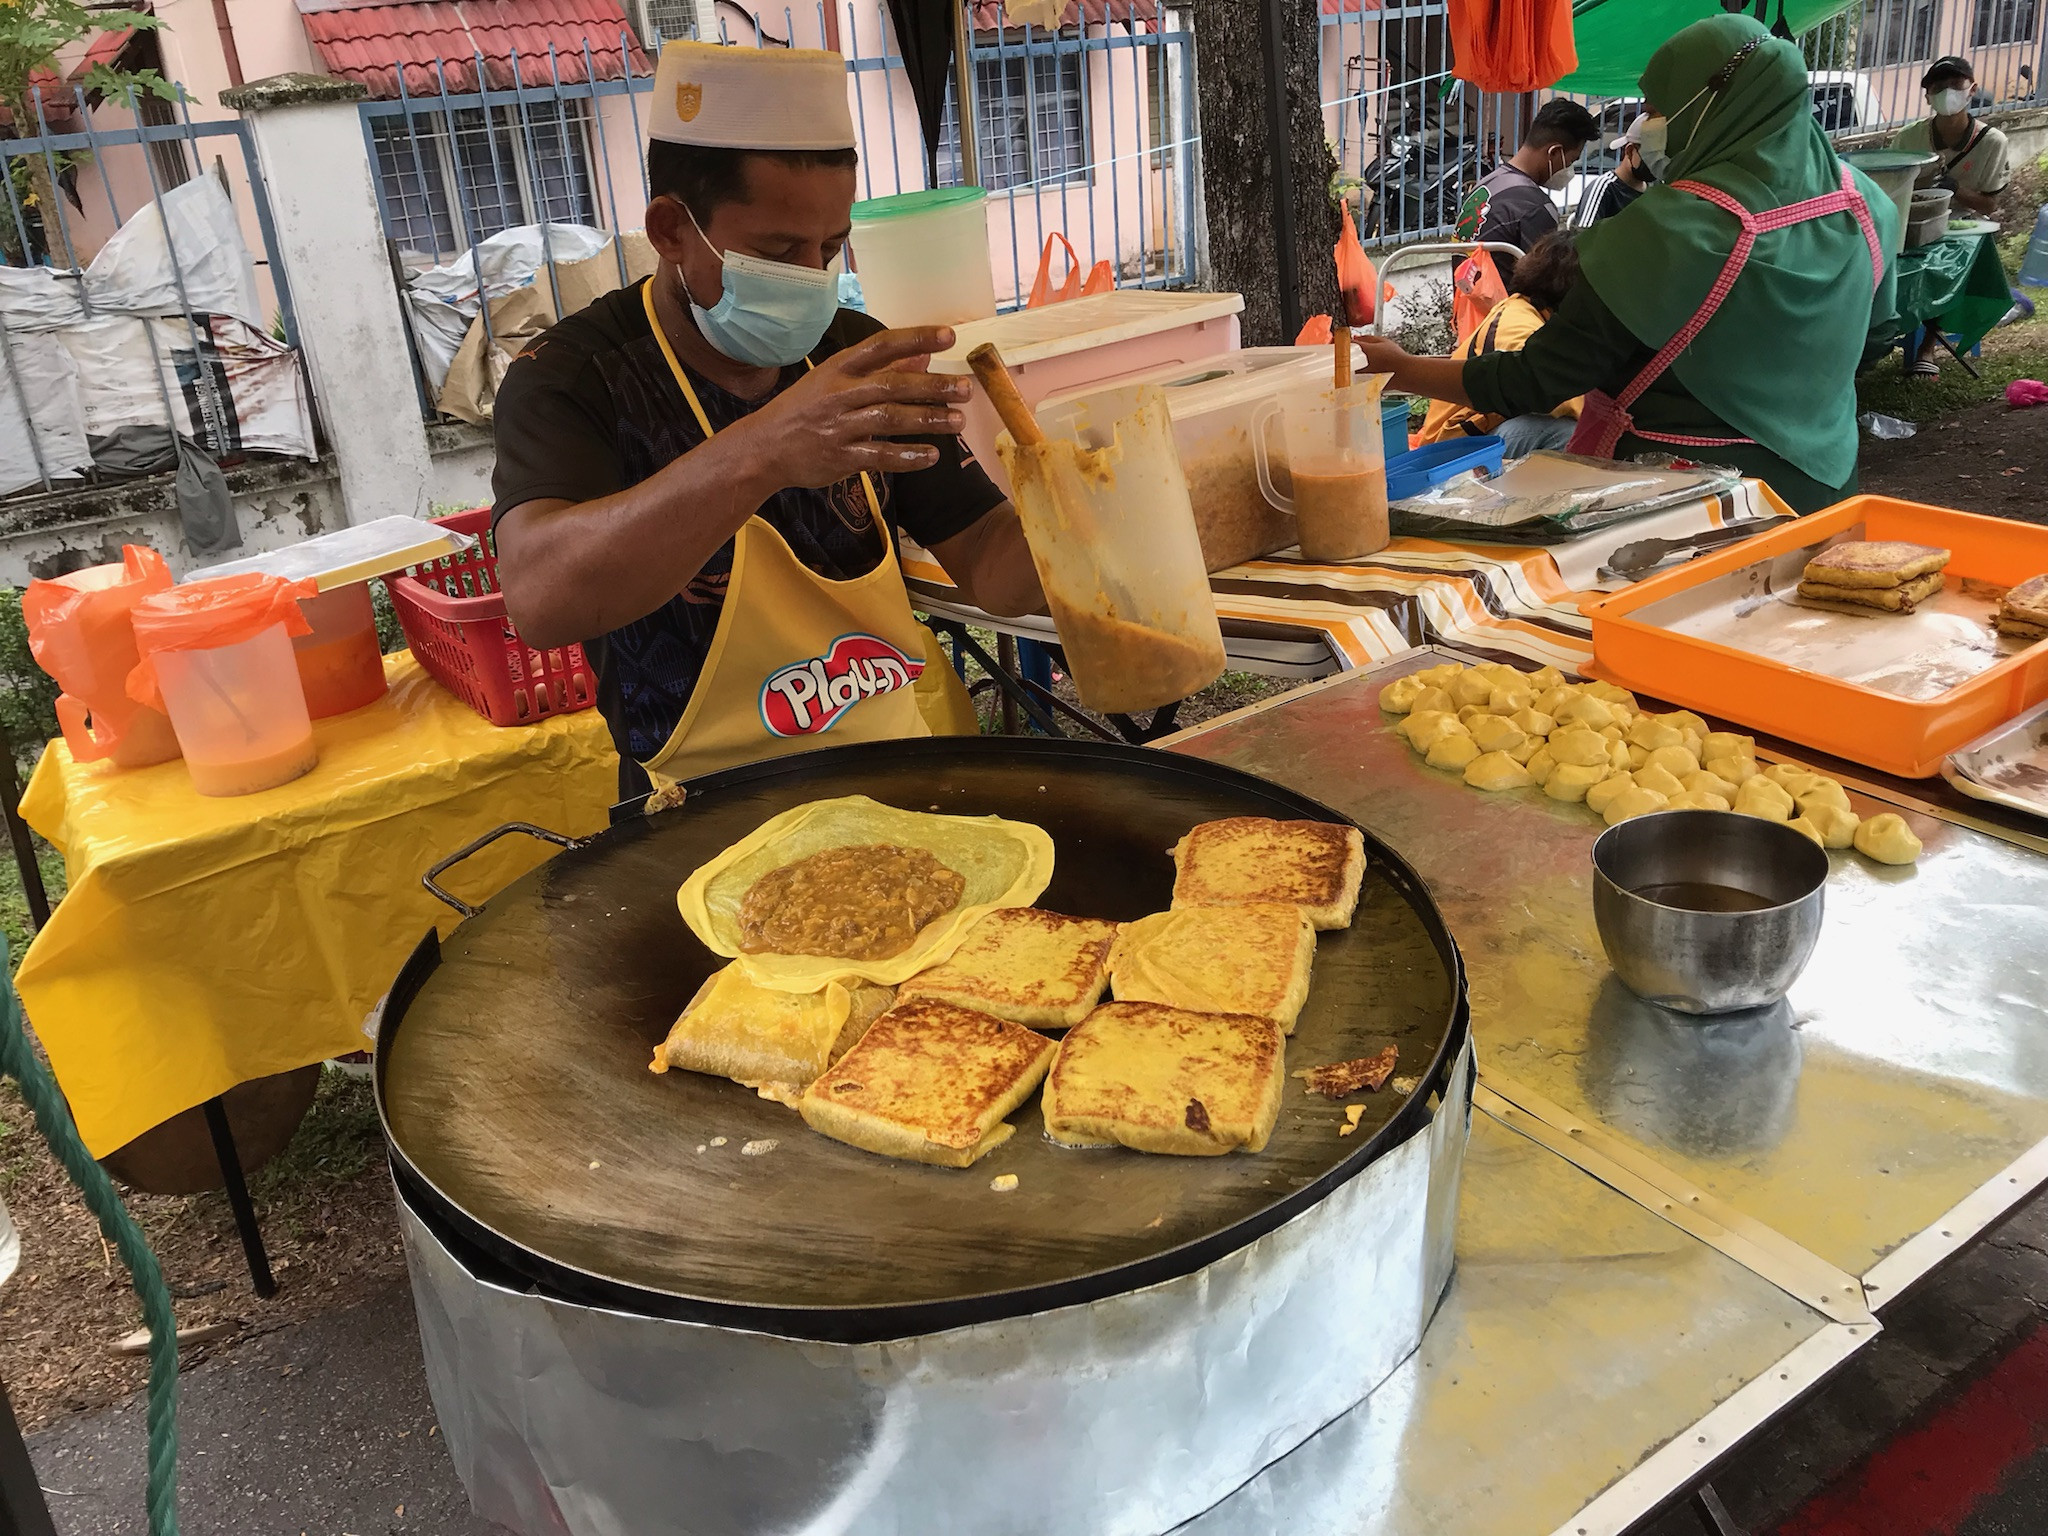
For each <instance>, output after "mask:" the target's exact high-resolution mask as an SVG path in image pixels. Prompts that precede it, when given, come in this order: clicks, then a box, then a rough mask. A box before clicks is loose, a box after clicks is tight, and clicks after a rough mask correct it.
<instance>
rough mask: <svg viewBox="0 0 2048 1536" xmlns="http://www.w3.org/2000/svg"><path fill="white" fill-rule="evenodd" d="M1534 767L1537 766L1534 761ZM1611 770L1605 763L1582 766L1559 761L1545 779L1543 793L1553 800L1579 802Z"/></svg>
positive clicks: (1532, 765) (1531, 764) (1532, 766)
mask: <svg viewBox="0 0 2048 1536" xmlns="http://www.w3.org/2000/svg"><path fill="white" fill-rule="evenodd" d="M1529 766H1530V767H1531V768H1532V769H1533V768H1534V767H1535V766H1536V765H1535V763H1534V762H1533V761H1532V762H1531V763H1530V765H1529ZM1610 771H1611V770H1610V769H1609V768H1608V767H1607V765H1606V764H1605V763H1595V764H1593V765H1592V766H1591V767H1581V766H1579V765H1578V764H1576V763H1559V764H1558V765H1557V766H1556V767H1555V768H1553V769H1551V770H1550V772H1549V774H1548V775H1547V776H1546V777H1545V778H1544V780H1543V793H1545V794H1546V795H1548V796H1550V798H1551V799H1553V800H1569V801H1573V802H1577V801H1580V800H1583V799H1585V798H1586V791H1587V790H1589V789H1591V788H1592V787H1593V786H1594V785H1595V784H1598V783H1599V782H1600V781H1601V780H1602V779H1604V778H1606V777H1607V775H1608V773H1609V772H1610Z"/></svg>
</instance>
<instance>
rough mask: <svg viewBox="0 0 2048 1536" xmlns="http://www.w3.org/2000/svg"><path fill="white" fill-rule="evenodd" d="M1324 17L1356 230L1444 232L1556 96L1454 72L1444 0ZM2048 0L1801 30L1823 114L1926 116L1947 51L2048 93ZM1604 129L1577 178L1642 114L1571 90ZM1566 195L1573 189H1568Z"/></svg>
mask: <svg viewBox="0 0 2048 1536" xmlns="http://www.w3.org/2000/svg"><path fill="white" fill-rule="evenodd" d="M1304 3H1312V4H1315V5H1317V6H1318V8H1319V10H1320V11H1321V13H1322V64H1323V111H1324V119H1325V122H1326V123H1327V125H1328V129H1329V135H1330V143H1331V147H1332V149H1333V150H1334V151H1335V153H1336V157H1337V163H1338V176H1339V186H1340V187H1341V188H1344V189H1346V190H1347V191H1348V192H1349V194H1350V195H1351V196H1352V198H1353V214H1354V217H1356V218H1357V219H1358V222H1359V230H1360V234H1361V236H1362V237H1363V238H1364V239H1365V240H1366V241H1367V242H1368V243H1374V244H1382V245H1395V244H1403V243H1407V242H1411V241H1415V240H1419V239H1425V238H1430V237H1435V236H1439V235H1442V234H1446V233H1448V232H1449V231H1450V230H1451V229H1452V227H1453V226H1454V225H1455V224H1456V222H1457V215H1458V209H1459V206H1460V204H1461V203H1462V202H1463V200H1464V197H1465V194H1466V193H1467V192H1468V191H1469V190H1470V189H1471V187H1472V186H1473V184H1474V183H1475V182H1477V181H1478V180H1479V178H1480V177H1482V176H1484V175H1485V174H1486V173H1487V172H1488V171H1490V170H1492V169H1493V168H1494V167H1495V166H1496V165H1498V164H1499V163H1500V161H1501V160H1503V159H1505V158H1506V157H1507V156H1508V155H1510V154H1512V153H1513V152H1514V150H1515V147H1516V146H1517V145H1518V144H1519V143H1520V142H1521V134H1522V130H1523V128H1524V126H1525V125H1526V124H1527V122H1528V119H1529V117H1530V116H1532V115H1533V114H1534V112H1535V110H1536V108H1537V106H1539V105H1540V104H1541V102H1542V101H1543V100H1544V99H1547V98H1548V97H1549V96H1550V95H1551V94H1552V93H1551V92H1547V91H1546V92H1540V93H1535V94H1531V95H1521V96H1498V95H1490V94H1486V93H1483V92H1479V91H1475V90H1473V89H1472V88H1471V87H1470V86H1468V85H1466V84H1465V83H1464V82H1463V81H1461V80H1459V79H1457V78H1456V76H1455V75H1453V73H1452V55H1451V45H1450V33H1449V27H1448V21H1447V18H1446V13H1445V12H1446V8H1445V5H1444V3H1443V0H1386V4H1385V5H1384V7H1383V8H1380V9H1368V8H1367V7H1368V6H1369V5H1370V0H1363V3H1362V0H1304ZM2044 11H2048V0H1945V3H1944V0H1864V3H1863V4H1862V5H1861V6H1860V7H1857V8H1852V9H1850V10H1848V11H1845V12H1843V13H1842V14H1841V15H1839V16H1836V17H1834V18H1833V19H1831V20H1830V21H1827V22H1825V23H1823V24H1822V25H1821V26H1819V27H1816V28H1814V29H1813V30H1811V31H1810V32H1807V33H1806V34H1804V35H1803V36H1802V37H1800V39H1799V44H1800V48H1801V50H1802V51H1803V52H1804V53H1805V55H1806V59H1807V66H1808V69H1809V71H1810V73H1811V75H1812V78H1813V91H1814V110H1815V113H1816V115H1817V116H1818V117H1819V118H1820V121H1821V124H1822V126H1823V127H1824V128H1826V129H1827V131H1828V132H1829V133H1830V134H1831V135H1833V136H1834V137H1835V138H1836V139H1838V140H1841V141H1845V142H1855V141H1858V140H1868V139H1872V138H1878V137H1882V136H1884V135H1887V134H1889V133H1891V132H1893V131H1895V130H1896V129H1898V128H1900V127H1902V126H1904V125H1905V124H1907V123H1910V122H1913V121H1916V120H1918V119H1920V118H1923V117H1925V116H1926V115H1927V104H1926V100H1925V98H1924V97H1923V95H1922V93H1921V90H1920V77H1921V75H1922V74H1923V73H1925V71H1926V68H1927V66H1928V64H1929V63H1931V62H1932V61H1933V59H1934V58H1936V57H1938V56H1940V55H1942V54H1951V53H1953V54H1960V55H1962V56H1964V57H1966V58H1969V59H1971V61H1972V63H1973V64H1974V67H1975V69H1976V72H1977V77H1978V87H1979V89H1978V93H1977V102H1976V105H1977V106H1978V107H1979V108H1980V109H1992V108H2000V107H2015V106H2028V105H2035V104H2040V103H2043V102H2048V95H2044V94H2043V92H2042V89H2041V86H2040V81H2041V78H2042V75H2043V71H2044V68H2048V17H2044V15H2043V14H2042V13H2043V12H2044ZM1574 99H1576V100H1579V101H1582V102H1583V103H1584V104H1585V105H1586V106H1587V108H1588V109H1589V110H1591V111H1592V112H1593V114H1594V116H1595V117H1596V118H1597V119H1598V120H1599V123H1600V127H1601V135H1602V136H1601V139H1600V141H1599V142H1598V143H1597V144H1595V145H1594V147H1593V148H1592V150H1591V151H1590V152H1589V153H1588V154H1587V156H1586V160H1585V163H1584V165H1583V166H1582V170H1583V172H1584V176H1583V177H1582V178H1581V180H1580V182H1579V183H1578V184H1575V186H1574V188H1573V189H1572V191H1573V192H1575V191H1576V190H1577V185H1583V183H1584V181H1586V180H1590V178H1591V177H1592V176H1593V175H1594V174H1596V173H1597V172H1599V171H1601V170H1604V169H1609V168H1611V167H1612V165H1613V163H1614V155H1613V152H1612V151H1611V150H1609V149H1608V148H1607V140H1608V139H1610V138H1612V137H1614V136H1615V135H1617V134H1619V133H1620V132H1621V131H1622V130H1623V129H1624V128H1625V127H1627V125H1628V123H1629V121H1630V119H1631V118H1633V117H1634V116H1635V114H1636V113H1637V112H1638V111H1639V110H1641V106H1642V103H1641V102H1640V101H1637V100H1634V99H1632V98H1601V97H1576V98H1574ZM1570 195H1571V194H1570V193H1568V194H1567V198H1568V199H1569V197H1570Z"/></svg>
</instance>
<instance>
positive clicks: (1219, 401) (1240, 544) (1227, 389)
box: [1038, 347, 1405, 571]
mask: <svg viewBox="0 0 2048 1536" xmlns="http://www.w3.org/2000/svg"><path fill="white" fill-rule="evenodd" d="M1363 361H1364V357H1363V354H1362V353H1361V354H1359V362H1360V367H1361V371H1362V369H1363ZM1330 370H1331V360H1330V353H1329V350H1328V349H1327V348H1324V347H1245V348H1243V349H1241V350H1239V351H1236V352H1229V353H1225V354H1224V355H1223V356H1221V357H1216V358H1209V359H1206V360H1204V361H1202V362H1198V363H1193V364H1182V365H1179V366H1176V367H1173V368H1160V369H1154V370H1153V371H1152V372H1150V373H1147V374H1144V375H1141V376H1140V377H1139V378H1137V379H1133V380H1129V381H1127V382H1125V383H1121V384H1116V385H1112V386H1111V387H1109V388H1107V389H1098V390H1091V391H1089V392H1087V393H1085V394H1080V395H1061V396H1055V397H1053V398H1052V399H1050V400H1047V401H1046V402H1045V403H1044V404H1043V405H1041V406H1040V407H1039V409H1038V416H1039V420H1040V422H1041V424H1043V425H1044V426H1045V428H1046V430H1047V431H1048V432H1054V431H1057V432H1059V433H1060V434H1061V435H1065V436H1073V435H1075V434H1074V431H1073V429H1072V428H1071V427H1070V426H1069V425H1067V420H1068V418H1069V417H1070V416H1071V415H1072V414H1073V413H1074V411H1076V410H1081V411H1085V412H1090V413H1094V414H1096V415H1097V416H1099V417H1106V418H1108V419H1115V418H1119V417H1123V416H1127V415H1130V414H1131V413H1132V412H1133V411H1135V410H1136V409H1137V406H1138V394H1139V391H1140V390H1142V389H1158V390H1159V391H1160V392H1161V393H1162V394H1163V395H1164V396H1165V397H1166V409H1167V414H1168V415H1169V416H1170V417H1171V418H1172V421H1173V441H1174V447H1175V449H1176V450H1177V451H1178V453H1179V454H1180V466H1181V473H1182V476H1183V477H1184V478H1185V479H1186V481H1187V487H1188V504H1189V507H1190V509H1191V510H1192V512H1193V514H1194V520H1195V537H1196V538H1197V539H1198V540H1199V541H1200V542H1201V546H1202V563H1203V565H1204V566H1206V567H1207V568H1208V569H1209V570H1211V571H1220V570H1225V569H1227V568H1229V567H1230V566H1233V565H1242V564H1243V563H1244V562H1245V561H1247V560H1256V559H1257V558H1258V557H1259V556H1261V555H1269V554H1272V553H1273V552H1274V551H1276V550H1281V549H1285V548H1287V547H1288V546H1289V545H1290V544H1292V543H1294V540H1295V530H1294V518H1293V516H1292V515H1291V514H1289V513H1286V512H1283V511H1281V510H1280V509H1279V508H1278V507H1276V506H1274V505H1273V504H1272V503H1271V502H1269V501H1268V500H1267V499H1266V496H1265V493H1264V492H1263V491H1261V490H1260V489H1259V469H1258V464H1257V461H1256V457H1255V455H1254V453H1253V450H1252V424H1253V417H1254V416H1255V415H1256V414H1257V413H1258V410H1259V407H1260V406H1261V405H1263V404H1264V403H1265V402H1267V401H1269V400H1272V399H1274V398H1275V397H1276V396H1277V395H1279V394H1280V393H1282V392H1284V391H1286V390H1289V389H1294V388H1300V387H1303V386H1306V385H1310V384H1313V383H1315V382H1317V381H1319V380H1327V379H1328V378H1329V376H1330ZM1404 420H1405V416H1404ZM1266 447H1267V451H1268V453H1269V454H1270V455H1271V456H1272V458H1273V460H1274V464H1275V473H1276V474H1277V475H1278V476H1279V477H1280V478H1281V480H1282V482H1283V483H1286V475H1287V450H1286V447H1285V445H1284V444H1283V443H1282V442H1281V440H1280V434H1279V433H1278V432H1277V431H1272V432H1269V433H1268V435H1267V441H1266Z"/></svg>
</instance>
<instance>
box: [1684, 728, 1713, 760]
mask: <svg viewBox="0 0 2048 1536" xmlns="http://www.w3.org/2000/svg"><path fill="white" fill-rule="evenodd" d="M1678 744H1679V745H1680V746H1681V747H1683V748H1685V750H1686V751H1688V752H1690V753H1691V754H1692V755H1693V756H1694V757H1698V758H1699V759H1700V761H1701V762H1705V761H1706V759H1705V758H1704V757H1700V753H1701V752H1702V751H1704V750H1705V748H1706V745H1707V738H1706V737H1704V736H1702V735H1701V734H1700V733H1699V732H1698V731H1696V730H1694V729H1692V728H1691V727H1690V726H1680V727H1679V730H1678Z"/></svg>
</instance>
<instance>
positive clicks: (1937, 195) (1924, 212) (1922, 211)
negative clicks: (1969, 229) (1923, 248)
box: [1906, 187, 1955, 248]
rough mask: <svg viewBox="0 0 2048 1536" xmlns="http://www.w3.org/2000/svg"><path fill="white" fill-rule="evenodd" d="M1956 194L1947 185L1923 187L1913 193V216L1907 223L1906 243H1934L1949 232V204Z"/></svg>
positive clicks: (1908, 244)
mask: <svg viewBox="0 0 2048 1536" xmlns="http://www.w3.org/2000/svg"><path fill="white" fill-rule="evenodd" d="M1954 196H1955V194H1954V193H1952V192H1950V191H1949V190H1948V188H1946V187H1922V188H1920V190H1919V191H1917V192H1915V193H1914V194H1913V204H1912V217H1911V218H1910V220H1909V221H1908V222H1907V224H1906V245H1907V247H1908V248H1911V247H1913V246H1918V245H1932V244H1933V243H1934V242H1935V241H1937V240H1939V239H1942V238H1943V237H1944V236H1946V235H1947V234H1948V221H1949V211H1950V210H1949V204H1950V200H1951V199H1952V198H1953V197H1954Z"/></svg>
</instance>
